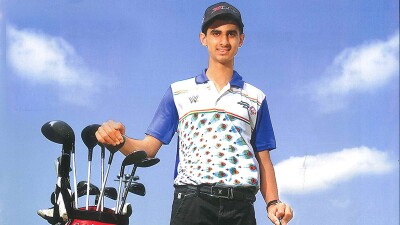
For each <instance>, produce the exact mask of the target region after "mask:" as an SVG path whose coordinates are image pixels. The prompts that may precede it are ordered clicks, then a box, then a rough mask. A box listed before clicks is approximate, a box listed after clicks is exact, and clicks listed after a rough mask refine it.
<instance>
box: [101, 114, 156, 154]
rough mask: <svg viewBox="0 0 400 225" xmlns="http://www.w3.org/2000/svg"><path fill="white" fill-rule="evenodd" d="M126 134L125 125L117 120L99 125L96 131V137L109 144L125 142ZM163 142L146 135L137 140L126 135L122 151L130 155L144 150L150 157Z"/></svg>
mask: <svg viewBox="0 0 400 225" xmlns="http://www.w3.org/2000/svg"><path fill="white" fill-rule="evenodd" d="M122 135H124V136H125V126H124V125H123V124H122V123H118V122H115V121H112V120H110V121H107V122H105V123H103V124H102V125H101V127H99V129H98V130H97V132H96V138H97V140H98V141H99V142H101V143H103V144H108V145H114V146H116V145H119V144H121V143H122V142H123V140H124V139H123V137H122ZM161 146H162V143H161V141H159V140H158V139H156V138H154V137H152V136H150V135H146V137H145V138H144V139H142V140H137V139H133V138H129V137H126V136H125V143H124V145H123V146H122V147H121V149H120V152H121V153H122V154H124V155H128V154H129V153H131V152H134V151H137V150H144V151H145V152H146V153H147V156H148V157H154V156H155V155H156V154H157V152H158V150H159V149H160V148H161Z"/></svg>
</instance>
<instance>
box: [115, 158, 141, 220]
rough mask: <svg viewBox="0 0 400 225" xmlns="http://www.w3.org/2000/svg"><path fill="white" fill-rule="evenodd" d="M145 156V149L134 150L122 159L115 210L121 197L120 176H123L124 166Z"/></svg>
mask: <svg viewBox="0 0 400 225" xmlns="http://www.w3.org/2000/svg"><path fill="white" fill-rule="evenodd" d="M146 157H147V154H146V152H145V151H135V152H132V153H130V154H129V155H127V156H126V157H125V159H124V161H122V164H121V169H120V171H119V184H118V195H117V203H116V206H115V212H117V209H118V208H119V201H120V197H121V195H120V194H121V188H122V178H123V176H124V170H125V166H127V165H132V164H135V163H138V162H140V161H142V160H143V159H145V158H146Z"/></svg>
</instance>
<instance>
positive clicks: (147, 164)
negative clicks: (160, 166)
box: [135, 158, 160, 167]
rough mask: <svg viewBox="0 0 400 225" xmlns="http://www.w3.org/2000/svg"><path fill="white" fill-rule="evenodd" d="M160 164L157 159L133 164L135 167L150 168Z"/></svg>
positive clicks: (146, 159)
mask: <svg viewBox="0 0 400 225" xmlns="http://www.w3.org/2000/svg"><path fill="white" fill-rule="evenodd" d="M159 162H160V159H159V158H145V159H143V160H142V161H141V162H139V163H137V164H135V165H136V166H137V167H150V166H154V165H156V164H157V163H159Z"/></svg>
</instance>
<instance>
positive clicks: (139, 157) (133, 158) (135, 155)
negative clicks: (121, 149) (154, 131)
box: [122, 150, 147, 166]
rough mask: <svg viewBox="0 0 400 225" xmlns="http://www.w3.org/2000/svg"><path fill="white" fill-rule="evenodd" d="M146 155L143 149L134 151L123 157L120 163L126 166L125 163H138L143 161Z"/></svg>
mask: <svg viewBox="0 0 400 225" xmlns="http://www.w3.org/2000/svg"><path fill="white" fill-rule="evenodd" d="M146 157H147V154H146V152H145V151H142V150H140V151H135V152H132V153H130V154H129V155H127V156H126V157H125V159H124V161H122V165H123V166H127V165H132V164H135V163H139V162H141V161H143V160H144V159H145V158H146Z"/></svg>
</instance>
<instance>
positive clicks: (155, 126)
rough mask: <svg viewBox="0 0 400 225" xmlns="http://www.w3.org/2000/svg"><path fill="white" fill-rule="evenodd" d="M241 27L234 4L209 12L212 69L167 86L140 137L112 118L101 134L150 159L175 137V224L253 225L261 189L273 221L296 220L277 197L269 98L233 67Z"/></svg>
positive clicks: (205, 30)
mask: <svg viewBox="0 0 400 225" xmlns="http://www.w3.org/2000/svg"><path fill="white" fill-rule="evenodd" d="M243 27H244V25H243V22H242V19H241V15H240V12H239V10H237V9H236V8H235V7H233V6H232V5H229V4H228V3H225V2H221V3H217V4H215V5H212V6H210V7H208V8H207V9H206V11H205V14H204V19H203V23H202V32H201V33H200V42H201V44H202V45H204V46H205V47H206V48H207V49H208V53H209V59H208V68H207V69H205V70H204V71H203V72H202V73H201V74H200V75H198V76H196V77H193V78H190V79H187V80H184V81H179V82H176V83H173V84H172V85H171V86H170V87H169V89H168V90H167V92H166V94H165V95H164V97H163V99H162V101H161V103H160V105H159V107H158V109H157V112H156V114H155V116H154V118H153V121H152V122H151V124H150V126H149V128H148V130H147V132H146V134H147V135H146V137H145V138H144V139H143V140H137V139H133V138H127V137H126V136H125V126H124V125H122V124H121V123H117V122H114V121H108V122H106V123H104V124H103V125H102V126H101V127H100V128H99V130H98V131H97V133H96V137H97V139H98V140H99V141H100V142H102V143H104V144H112V145H121V146H122V147H121V150H120V151H121V152H122V153H123V154H125V155H126V154H129V153H130V152H132V151H136V150H145V151H146V152H147V154H148V156H149V157H154V156H155V155H156V153H157V152H158V150H159V149H160V147H161V146H162V145H163V144H168V143H169V142H170V140H171V139H172V137H173V136H174V134H175V132H176V133H178V143H179V147H178V155H177V164H176V178H175V181H174V186H175V194H174V202H173V206H172V213H171V224H172V225H195V224H210V225H214V224H215V225H216V224H226V225H228V224H229V225H235V224H237V225H247V224H248V225H254V224H256V221H255V215H254V206H253V202H254V201H255V194H256V193H257V191H258V190H260V191H261V193H262V195H263V197H264V200H265V202H266V208H267V213H268V217H269V219H270V220H271V221H272V222H273V223H274V224H283V225H285V224H287V223H288V222H289V221H290V220H291V219H292V217H293V211H292V209H291V208H290V206H288V205H286V204H284V203H282V202H280V201H279V197H278V190H277V185H276V180H275V172H274V168H273V165H272V162H271V159H270V155H269V151H270V150H272V149H274V148H275V137H274V133H273V129H272V125H271V121H270V116H269V111H268V105H267V102H266V98H265V95H264V94H263V93H262V92H261V91H260V90H259V89H257V88H255V87H254V86H252V85H250V84H248V83H246V82H244V81H243V80H242V77H241V76H240V75H239V74H238V73H237V72H236V71H234V70H233V66H234V57H235V55H236V53H237V51H238V49H239V47H241V46H242V45H243V40H244V34H243Z"/></svg>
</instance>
